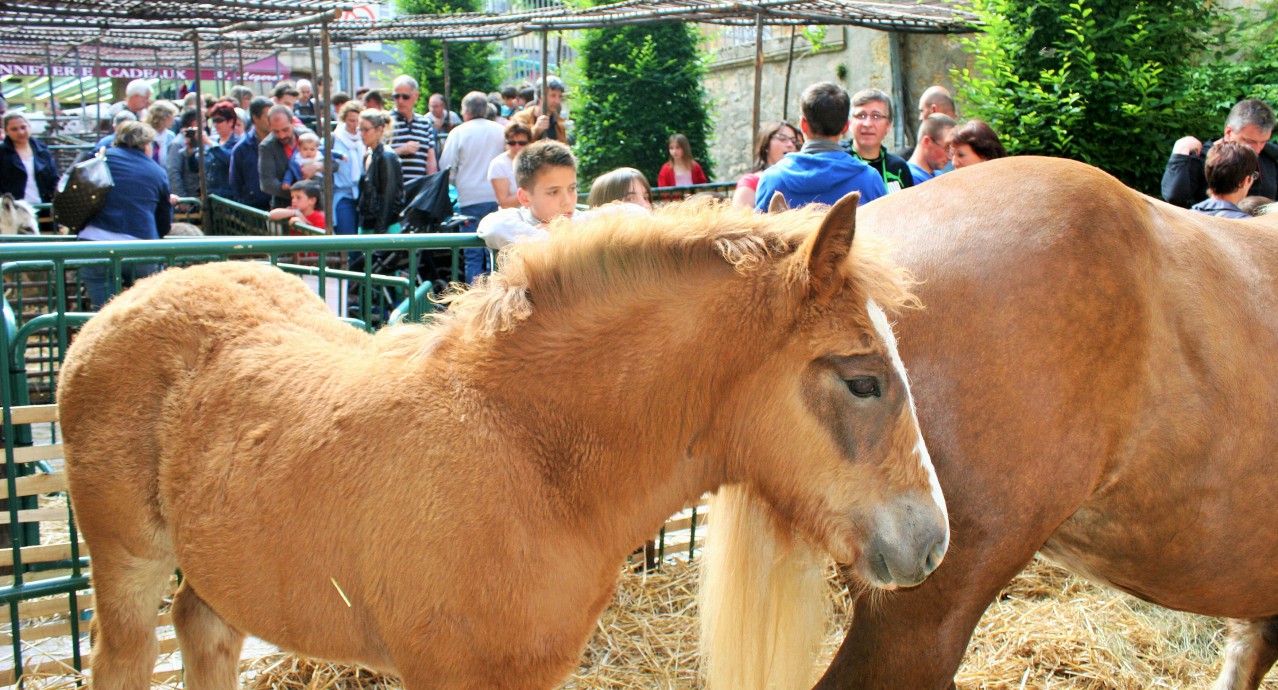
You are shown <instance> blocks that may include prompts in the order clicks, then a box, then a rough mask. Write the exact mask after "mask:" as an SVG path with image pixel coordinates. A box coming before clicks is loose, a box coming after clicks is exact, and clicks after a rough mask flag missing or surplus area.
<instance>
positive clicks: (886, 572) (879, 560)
mask: <svg viewBox="0 0 1278 690" xmlns="http://www.w3.org/2000/svg"><path fill="white" fill-rule="evenodd" d="M870 567H871V568H872V569H873V570H874V576H875V577H877V578H879V582H880V583H882V584H885V585H886V584H891V582H892V569H891V568H889V567H888V562H887V556H885V555H884V554H883V552H882V551H880V552H878V553H877V554H875V555H874V558H871V559H870Z"/></svg>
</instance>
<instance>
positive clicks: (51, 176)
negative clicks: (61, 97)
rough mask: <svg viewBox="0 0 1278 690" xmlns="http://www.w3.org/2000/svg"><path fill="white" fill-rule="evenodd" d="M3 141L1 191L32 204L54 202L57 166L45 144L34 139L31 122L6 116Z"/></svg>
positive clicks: (17, 116)
mask: <svg viewBox="0 0 1278 690" xmlns="http://www.w3.org/2000/svg"><path fill="white" fill-rule="evenodd" d="M3 122H4V140H3V141H0V192H3V193H6V194H8V195H10V196H12V197H13V198H14V199H18V200H19V201H26V202H27V203H29V204H40V203H48V202H50V201H53V188H54V187H56V186H57V184H58V165H57V163H56V162H54V160H53V153H52V152H51V151H50V150H49V147H48V146H46V145H45V143H44V142H43V141H40V140H39V139H34V138H32V137H31V123H29V122H27V118H26V117H24V116H23V115H22V114H21V113H6V114H5V116H4V120H3Z"/></svg>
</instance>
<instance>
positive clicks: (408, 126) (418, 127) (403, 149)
mask: <svg viewBox="0 0 1278 690" xmlns="http://www.w3.org/2000/svg"><path fill="white" fill-rule="evenodd" d="M392 91H393V93H392V97H393V98H394V99H395V112H394V115H393V117H392V118H391V122H392V126H391V149H392V150H394V151H395V155H397V156H399V161H400V165H401V166H402V167H403V169H404V187H405V188H407V187H408V186H409V185H410V184H412V183H413V182H415V181H416V180H418V179H420V178H422V177H425V176H426V175H432V174H434V173H436V172H438V171H439V166H438V159H437V158H436V154H435V151H436V145H437V143H438V141H439V137H438V135H437V134H436V133H435V126H434V125H432V124H431V123H430V118H429V117H428V116H426V115H418V114H417V113H416V112H415V110H414V109H415V108H416V107H417V100H418V99H419V98H420V97H421V90H420V89H419V88H418V85H417V80H416V79H413V78H412V77H410V76H408V75H407V74H401V75H400V76H398V77H395V82H394V83H393V84H392Z"/></svg>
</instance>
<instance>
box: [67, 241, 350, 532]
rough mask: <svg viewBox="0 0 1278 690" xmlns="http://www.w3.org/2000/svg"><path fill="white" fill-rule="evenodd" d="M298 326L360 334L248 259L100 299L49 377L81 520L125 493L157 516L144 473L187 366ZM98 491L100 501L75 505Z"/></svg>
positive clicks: (152, 471)
mask: <svg viewBox="0 0 1278 690" xmlns="http://www.w3.org/2000/svg"><path fill="white" fill-rule="evenodd" d="M299 331H300V332H307V333H312V334H314V337H316V338H319V339H324V340H327V341H330V342H351V343H357V342H359V341H360V340H361V339H367V336H365V335H363V334H361V333H359V332H358V331H357V330H356V329H354V328H351V327H350V326H348V325H346V324H343V323H342V322H341V321H339V320H337V319H336V318H335V317H333V316H332V315H331V314H329V313H328V312H327V307H326V306H325V305H324V303H323V302H322V301H320V300H319V299H318V298H317V297H316V296H315V295H314V294H313V293H312V292H311V291H310V290H309V289H308V288H307V287H306V286H305V285H304V284H303V283H302V282H301V281H300V280H298V279H297V278H296V277H292V276H289V275H287V274H285V273H283V272H282V271H280V270H278V269H275V268H271V267H266V266H263V265H260V264H253V263H247V262H220V263H214V264H205V265H201V266H195V267H191V268H183V269H170V270H168V271H165V272H162V273H160V274H158V275H156V276H152V277H150V278H147V279H145V280H141V281H138V283H137V284H136V285H135V286H134V287H132V288H130V289H129V290H126V291H124V292H123V293H121V294H120V295H119V296H117V297H116V298H114V299H112V300H111V301H110V302H108V303H107V304H106V306H104V307H103V309H102V311H101V312H100V313H99V314H97V315H96V316H94V317H93V318H92V319H90V320H89V322H88V323H87V324H85V326H84V328H83V329H81V331H80V333H79V334H78V335H77V336H76V338H75V340H74V341H73V343H72V345H71V347H70V348H69V349H68V351H67V356H66V359H65V361H64V363H63V366H62V370H61V373H60V375H59V382H58V406H59V416H60V419H61V422H62V427H63V434H64V440H65V447H66V458H67V474H68V480H69V482H70V486H71V492H72V497H73V499H74V500H77V506H76V507H77V517H78V518H79V520H80V521H81V522H82V523H93V522H94V521H96V520H109V519H110V518H109V516H108V515H107V513H108V512H109V511H106V510H105V507H106V506H108V505H109V504H111V503H115V504H118V505H128V504H129V503H130V501H132V505H134V506H147V507H149V509H150V510H152V513H151V515H150V517H151V518H152V519H155V520H159V513H158V512H157V511H158V510H159V497H158V496H156V495H155V490H156V485H155V482H154V481H153V480H146V479H145V478H154V477H155V476H156V474H157V472H158V470H159V459H160V454H161V446H162V444H163V442H164V440H163V438H162V436H163V433H164V431H165V428H166V425H165V419H166V417H167V416H169V415H171V414H172V413H173V411H174V409H175V408H176V407H178V406H180V404H181V402H182V400H181V397H182V390H183V386H185V385H186V384H187V382H188V381H189V380H190V379H191V378H192V372H193V371H195V370H196V369H197V368H199V367H200V366H201V365H202V363H204V362H207V361H209V360H210V359H213V358H217V357H219V356H221V355H222V354H223V353H225V352H227V351H229V350H231V349H233V348H240V347H244V346H246V345H251V344H254V343H258V344H260V343H266V342H270V341H272V340H276V339H279V338H281V337H282V336H283V335H284V334H287V333H289V332H299ZM139 477H141V478H143V479H142V480H139V479H138V478H139ZM99 499H100V500H101V501H102V502H103V503H102V507H103V508H104V510H82V509H81V506H82V505H89V504H91V503H93V502H95V501H97V500H99ZM89 531H90V532H92V531H93V527H92V525H91V524H90V526H89Z"/></svg>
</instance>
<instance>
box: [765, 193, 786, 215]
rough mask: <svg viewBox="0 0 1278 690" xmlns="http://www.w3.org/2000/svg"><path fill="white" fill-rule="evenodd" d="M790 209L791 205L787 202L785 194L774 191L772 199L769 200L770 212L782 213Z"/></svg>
mask: <svg viewBox="0 0 1278 690" xmlns="http://www.w3.org/2000/svg"><path fill="white" fill-rule="evenodd" d="M789 210H790V205H789V204H787V203H785V195H784V194H782V193H781V192H773V193H772V201H769V202H768V213H780V212H782V211H789Z"/></svg>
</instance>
